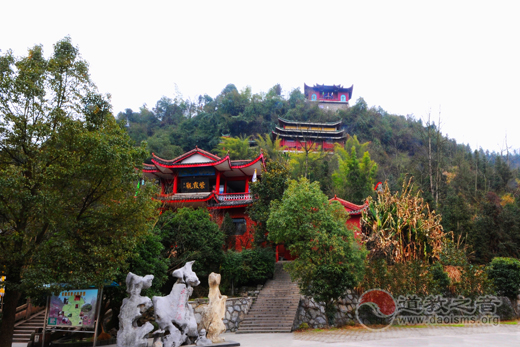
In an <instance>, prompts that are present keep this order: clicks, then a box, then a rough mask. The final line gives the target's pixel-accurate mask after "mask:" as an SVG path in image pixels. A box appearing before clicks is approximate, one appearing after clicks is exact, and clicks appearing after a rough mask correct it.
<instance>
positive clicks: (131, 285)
mask: <svg viewBox="0 0 520 347" xmlns="http://www.w3.org/2000/svg"><path fill="white" fill-rule="evenodd" d="M152 281H153V275H146V276H144V277H141V276H137V275H134V274H133V273H131V272H129V273H128V275H127V276H126V291H127V293H128V294H130V297H129V298H125V299H123V304H122V305H121V311H120V313H119V330H118V332H117V346H118V347H140V346H146V344H147V342H148V341H147V339H146V335H147V334H148V333H149V332H150V331H152V330H153V325H152V324H150V323H149V322H146V323H145V324H143V325H142V326H137V320H138V319H139V318H140V317H141V316H142V313H143V312H144V311H146V310H147V309H148V308H150V307H151V306H152V301H151V300H150V298H147V297H146V296H141V290H143V289H148V288H150V287H151V286H152Z"/></svg>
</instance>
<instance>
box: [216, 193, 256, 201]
mask: <svg viewBox="0 0 520 347" xmlns="http://www.w3.org/2000/svg"><path fill="white" fill-rule="evenodd" d="M217 199H218V201H236V200H252V199H253V194H251V193H225V194H217Z"/></svg>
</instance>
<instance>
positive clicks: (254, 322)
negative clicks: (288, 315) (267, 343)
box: [240, 321, 292, 328]
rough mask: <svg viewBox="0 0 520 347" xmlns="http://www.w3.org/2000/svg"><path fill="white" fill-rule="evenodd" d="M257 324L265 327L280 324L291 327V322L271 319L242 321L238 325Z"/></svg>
mask: <svg viewBox="0 0 520 347" xmlns="http://www.w3.org/2000/svg"><path fill="white" fill-rule="evenodd" d="M251 325H253V326H259V327H266V326H281V327H289V328H290V327H292V322H291V323H287V322H283V321H280V322H273V321H244V322H242V323H240V326H244V327H247V326H251Z"/></svg>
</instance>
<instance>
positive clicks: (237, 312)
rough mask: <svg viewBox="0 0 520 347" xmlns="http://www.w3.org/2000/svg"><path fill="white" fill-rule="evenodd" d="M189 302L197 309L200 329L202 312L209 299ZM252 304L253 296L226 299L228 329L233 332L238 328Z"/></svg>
mask: <svg viewBox="0 0 520 347" xmlns="http://www.w3.org/2000/svg"><path fill="white" fill-rule="evenodd" d="M189 303H190V305H191V307H193V310H194V311H195V319H196V320H197V325H199V327H198V328H199V329H200V328H201V327H200V322H201V319H202V312H203V310H204V308H206V307H207V306H208V299H196V300H194V301H190V302H189ZM252 304H253V298H252V297H243V298H228V299H227V300H226V317H225V318H224V319H223V322H224V324H225V325H226V331H231V332H233V331H235V330H237V329H238V325H239V324H240V322H242V320H243V319H244V317H245V315H246V314H247V312H249V309H250V308H251V305H252Z"/></svg>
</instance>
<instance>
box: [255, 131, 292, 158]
mask: <svg viewBox="0 0 520 347" xmlns="http://www.w3.org/2000/svg"><path fill="white" fill-rule="evenodd" d="M281 141H282V140H281V139H279V138H278V137H276V138H275V139H274V141H273V139H272V137H271V136H270V135H269V134H265V137H263V136H262V135H260V134H257V135H256V143H257V144H258V147H260V148H261V149H262V151H263V153H264V157H265V159H266V160H272V161H278V162H280V163H282V164H283V163H285V162H287V160H288V156H287V155H286V154H285V153H284V152H283V151H284V149H285V147H283V146H282V145H281V144H280V142H281Z"/></svg>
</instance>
